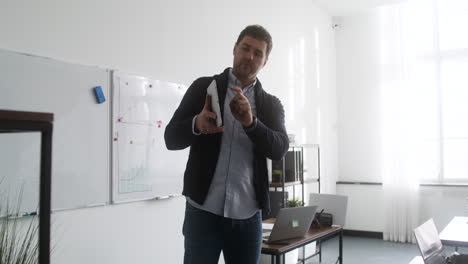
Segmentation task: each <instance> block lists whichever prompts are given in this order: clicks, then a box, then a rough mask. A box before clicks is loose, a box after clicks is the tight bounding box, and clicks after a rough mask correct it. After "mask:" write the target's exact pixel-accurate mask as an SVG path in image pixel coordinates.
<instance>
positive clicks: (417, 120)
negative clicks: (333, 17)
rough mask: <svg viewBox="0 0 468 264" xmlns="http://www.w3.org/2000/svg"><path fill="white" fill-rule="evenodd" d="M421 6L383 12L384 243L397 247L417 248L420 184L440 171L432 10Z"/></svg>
mask: <svg viewBox="0 0 468 264" xmlns="http://www.w3.org/2000/svg"><path fill="white" fill-rule="evenodd" d="M420 2H421V1H409V2H407V3H403V4H398V5H393V6H386V7H382V8H379V18H380V22H379V23H380V25H379V27H380V32H381V36H380V38H379V41H380V62H381V64H380V65H379V67H380V69H381V70H380V80H381V83H380V94H381V109H380V110H381V131H382V135H381V139H382V142H381V143H382V155H381V157H382V175H383V189H384V197H385V204H384V206H385V210H384V211H385V214H386V216H385V219H386V223H385V227H384V240H388V241H394V242H415V239H414V236H413V229H414V228H415V227H416V226H417V225H418V224H419V203H418V197H419V182H420V179H421V178H422V177H425V175H427V174H434V173H438V171H439V170H438V168H439V164H438V163H439V159H438V143H437V142H438V141H437V131H438V130H437V129H436V127H437V126H436V124H437V120H438V105H437V100H435V99H436V97H437V90H436V89H435V87H436V86H435V85H436V83H437V80H435V79H434V78H435V77H434V76H436V75H434V74H433V73H434V71H435V64H434V63H433V61H432V60H431V59H428V57H427V52H426V51H427V50H426V49H424V47H425V46H427V45H432V43H433V42H430V43H427V42H424V37H427V36H426V34H425V32H426V33H427V32H429V33H430V32H432V31H424V28H426V29H427V28H429V30H430V29H431V28H432V24H427V22H428V21H427V19H426V18H428V19H429V20H430V17H428V16H427V14H431V12H430V11H431V10H427V9H425V8H424V7H423V5H422V4H421V5H420ZM421 3H422V2H421ZM425 12H429V13H425ZM422 14H424V15H426V17H423V15H422ZM429 39H431V38H430V36H429V37H428V38H427V39H426V40H429Z"/></svg>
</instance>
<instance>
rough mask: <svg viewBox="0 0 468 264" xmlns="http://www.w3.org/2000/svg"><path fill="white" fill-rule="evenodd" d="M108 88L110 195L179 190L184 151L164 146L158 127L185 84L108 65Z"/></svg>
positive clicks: (117, 198)
mask: <svg viewBox="0 0 468 264" xmlns="http://www.w3.org/2000/svg"><path fill="white" fill-rule="evenodd" d="M112 88H113V116H112V120H113V122H112V123H113V127H112V129H113V131H112V133H113V144H112V160H113V168H112V201H113V202H124V201H132V200H143V199H152V198H155V197H161V196H171V195H178V194H180V193H181V192H182V183H183V179H182V177H183V173H184V169H185V163H186V161H187V157H188V151H187V150H183V151H169V150H167V149H166V145H165V143H164V130H165V128H166V125H167V124H168V123H169V120H170V118H171V117H172V115H173V113H174V111H175V110H176V108H177V106H178V105H179V103H180V101H181V100H182V97H183V95H184V94H185V91H186V87H185V86H184V85H180V84H175V83H170V82H164V81H158V80H152V79H149V78H145V77H140V76H135V75H129V74H125V73H122V72H118V71H114V72H113V73H112Z"/></svg>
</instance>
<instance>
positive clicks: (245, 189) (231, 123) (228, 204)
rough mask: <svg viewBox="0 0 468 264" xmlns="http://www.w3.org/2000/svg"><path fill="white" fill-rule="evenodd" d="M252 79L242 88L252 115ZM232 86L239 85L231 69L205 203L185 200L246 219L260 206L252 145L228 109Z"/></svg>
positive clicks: (254, 110)
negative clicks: (219, 142)
mask: <svg viewBox="0 0 468 264" xmlns="http://www.w3.org/2000/svg"><path fill="white" fill-rule="evenodd" d="M255 83H256V81H255V82H254V83H252V84H250V85H248V86H247V87H243V88H242V90H243V94H244V96H245V97H247V99H248V100H249V103H250V108H251V110H252V114H253V115H254V116H256V114H257V111H256V107H255V92H254V86H255ZM233 86H237V87H242V86H241V84H240V82H239V81H238V80H237V78H236V76H234V74H232V69H231V70H230V71H229V78H228V88H227V91H226V99H225V100H224V116H223V124H224V133H223V135H222V141H221V150H220V154H219V158H218V163H217V164H216V170H215V174H214V176H213V180H212V181H211V185H210V189H209V191H208V195H207V197H206V200H205V203H204V204H203V205H199V204H197V203H196V202H194V201H192V200H191V199H190V198H189V197H187V200H188V202H189V203H190V204H191V205H192V206H194V207H197V208H199V209H202V210H205V211H208V212H211V213H213V214H216V215H220V216H224V217H228V218H233V219H247V218H249V217H251V216H253V215H254V214H255V213H256V212H257V211H258V210H259V206H258V203H257V199H256V196H255V189H254V179H253V174H254V170H253V163H254V146H253V143H252V141H251V140H250V139H249V137H248V136H247V134H246V133H245V131H244V128H243V126H242V124H241V123H240V122H239V121H237V120H236V119H235V118H234V116H233V115H232V113H231V108H230V107H229V103H230V102H231V100H232V98H234V96H235V94H236V92H235V91H233V90H231V89H230V87H233ZM194 120H195V119H194Z"/></svg>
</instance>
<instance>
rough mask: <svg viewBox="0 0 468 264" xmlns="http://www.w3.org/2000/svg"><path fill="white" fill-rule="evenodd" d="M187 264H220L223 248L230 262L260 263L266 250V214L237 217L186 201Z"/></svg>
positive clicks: (234, 263)
mask: <svg viewBox="0 0 468 264" xmlns="http://www.w3.org/2000/svg"><path fill="white" fill-rule="evenodd" d="M182 232H183V234H184V237H185V242H184V244H185V254H184V264H217V263H218V260H219V256H220V253H221V251H223V255H224V260H225V262H226V264H258V263H259V262H260V253H261V249H262V215H261V213H260V212H257V213H256V214H255V215H254V216H252V217H251V218H249V219H244V220H236V219H231V218H225V217H222V216H218V215H215V214H212V213H209V212H206V211H203V210H200V209H197V208H195V207H193V206H191V205H190V204H189V203H186V208H185V220H184V226H183V231H182Z"/></svg>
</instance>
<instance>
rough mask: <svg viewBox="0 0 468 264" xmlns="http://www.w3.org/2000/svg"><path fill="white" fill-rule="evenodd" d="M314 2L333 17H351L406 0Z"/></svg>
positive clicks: (317, 0)
mask: <svg viewBox="0 0 468 264" xmlns="http://www.w3.org/2000/svg"><path fill="white" fill-rule="evenodd" d="M313 2H314V3H315V4H316V5H317V6H319V7H321V8H323V9H324V10H325V11H327V12H328V13H329V14H330V15H331V16H349V15H352V14H356V13H362V12H365V11H367V10H369V9H371V8H374V7H378V6H383V5H390V4H394V3H399V2H405V0H313Z"/></svg>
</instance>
